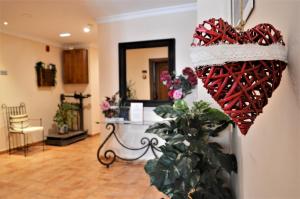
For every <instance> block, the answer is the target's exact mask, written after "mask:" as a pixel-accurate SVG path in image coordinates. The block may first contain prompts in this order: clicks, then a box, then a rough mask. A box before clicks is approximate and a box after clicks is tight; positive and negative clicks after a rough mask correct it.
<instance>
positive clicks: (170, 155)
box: [145, 68, 237, 199]
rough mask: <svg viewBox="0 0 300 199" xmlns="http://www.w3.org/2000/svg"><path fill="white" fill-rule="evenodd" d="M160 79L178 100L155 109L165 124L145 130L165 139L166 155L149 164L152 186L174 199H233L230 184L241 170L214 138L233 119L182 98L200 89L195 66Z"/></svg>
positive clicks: (199, 103)
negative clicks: (232, 175) (234, 173)
mask: <svg viewBox="0 0 300 199" xmlns="http://www.w3.org/2000/svg"><path fill="white" fill-rule="evenodd" d="M161 81H162V82H163V84H164V85H166V86H167V87H168V89H169V97H170V98H171V99H174V100H175V101H174V104H173V105H162V106H158V107H157V108H155V110H154V112H155V113H156V114H157V115H158V116H160V117H162V118H164V119H165V121H163V122H158V123H155V124H154V125H151V126H150V127H149V128H148V129H147V130H146V133H153V134H156V135H158V136H159V137H161V138H162V139H164V140H165V141H166V142H165V144H164V145H162V146H160V149H161V152H162V155H161V156H160V157H159V158H155V159H153V160H149V161H148V162H147V163H146V165H145V171H146V173H147V174H148V175H149V176H150V182H151V184H152V185H154V186H155V187H156V188H157V189H158V190H159V191H161V192H163V193H165V194H166V195H168V196H169V197H170V198H171V199H233V198H234V195H233V193H232V191H231V190H230V188H229V182H228V180H229V177H230V174H231V173H232V172H237V161H236V157H235V155H234V154H228V153H224V152H223V148H222V146H221V145H220V144H219V143H217V142H215V141H214V139H213V138H215V137H217V136H218V135H219V133H220V132H221V131H223V130H224V129H226V128H227V126H228V125H229V124H231V123H232V121H231V120H230V119H229V117H228V116H227V115H225V114H224V113H222V112H221V111H219V110H217V109H214V108H211V107H210V106H209V104H208V103H206V102H203V101H199V102H194V103H193V106H192V107H191V108H190V107H189V106H188V105H187V103H186V102H185V101H184V100H183V98H184V97H185V96H186V95H187V94H189V93H191V90H192V89H193V88H195V86H196V85H197V77H196V74H195V73H194V72H193V70H192V69H191V68H185V69H184V70H183V75H180V76H177V77H174V76H173V77H172V76H171V75H170V74H169V73H168V72H167V71H164V72H163V73H162V75H161Z"/></svg>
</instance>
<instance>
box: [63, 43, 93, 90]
mask: <svg viewBox="0 0 300 199" xmlns="http://www.w3.org/2000/svg"><path fill="white" fill-rule="evenodd" d="M88 72H89V70H88V50H87V49H74V50H64V51H63V81H64V83H65V84H87V83H89V73H88Z"/></svg>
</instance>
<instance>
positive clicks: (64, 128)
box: [58, 124, 68, 134]
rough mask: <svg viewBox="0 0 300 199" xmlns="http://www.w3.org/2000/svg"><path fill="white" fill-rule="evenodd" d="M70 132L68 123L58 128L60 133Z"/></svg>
mask: <svg viewBox="0 0 300 199" xmlns="http://www.w3.org/2000/svg"><path fill="white" fill-rule="evenodd" d="M67 132H68V125H67V124H64V125H63V126H60V127H59V128H58V133H59V134H65V133H67Z"/></svg>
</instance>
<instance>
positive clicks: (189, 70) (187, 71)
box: [182, 67, 194, 76]
mask: <svg viewBox="0 0 300 199" xmlns="http://www.w3.org/2000/svg"><path fill="white" fill-rule="evenodd" d="M182 74H183V75H186V76H191V75H193V74H194V71H193V69H192V68H190V67H186V68H184V69H183V70H182Z"/></svg>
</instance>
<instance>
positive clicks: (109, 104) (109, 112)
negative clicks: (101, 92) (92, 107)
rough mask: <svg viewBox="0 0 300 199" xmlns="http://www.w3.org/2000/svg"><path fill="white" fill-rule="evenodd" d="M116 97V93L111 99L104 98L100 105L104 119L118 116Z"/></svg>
mask: <svg viewBox="0 0 300 199" xmlns="http://www.w3.org/2000/svg"><path fill="white" fill-rule="evenodd" d="M118 95H119V92H116V93H115V94H114V95H113V96H112V97H105V100H104V101H103V102H102V103H101V105H100V107H101V110H102V113H103V114H104V116H105V117H107V118H112V117H116V116H118V114H119V113H118V109H117V108H116V107H118V106H119V100H118V99H117V96H118Z"/></svg>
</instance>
